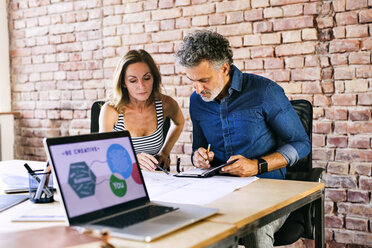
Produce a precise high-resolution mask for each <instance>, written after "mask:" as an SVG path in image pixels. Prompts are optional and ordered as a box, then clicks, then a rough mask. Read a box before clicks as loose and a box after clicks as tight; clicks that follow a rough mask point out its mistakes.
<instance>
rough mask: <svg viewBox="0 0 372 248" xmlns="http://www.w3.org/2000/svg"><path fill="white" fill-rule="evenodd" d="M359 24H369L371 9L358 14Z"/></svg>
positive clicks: (371, 17)
mask: <svg viewBox="0 0 372 248" xmlns="http://www.w3.org/2000/svg"><path fill="white" fill-rule="evenodd" d="M359 22H360V23H369V22H372V9H364V10H361V11H360V12H359Z"/></svg>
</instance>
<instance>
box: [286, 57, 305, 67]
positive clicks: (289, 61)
mask: <svg viewBox="0 0 372 248" xmlns="http://www.w3.org/2000/svg"><path fill="white" fill-rule="evenodd" d="M284 60H285V67H286V68H302V67H303V66H304V58H303V57H300V56H297V57H285V58H284Z"/></svg>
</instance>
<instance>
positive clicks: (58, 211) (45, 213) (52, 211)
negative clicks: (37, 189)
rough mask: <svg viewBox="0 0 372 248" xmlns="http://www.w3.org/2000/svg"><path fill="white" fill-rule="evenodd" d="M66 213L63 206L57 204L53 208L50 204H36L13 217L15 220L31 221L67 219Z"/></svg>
mask: <svg viewBox="0 0 372 248" xmlns="http://www.w3.org/2000/svg"><path fill="white" fill-rule="evenodd" d="M65 220H66V215H65V213H64V211H63V208H61V207H60V206H58V205H56V206H55V207H53V208H51V207H50V206H47V205H46V206H43V205H41V204H36V205H35V206H34V207H31V208H30V209H28V210H27V211H24V212H22V213H21V214H20V215H18V216H15V217H14V218H12V221H14V222H23V221H25V222H29V221H48V222H50V221H52V222H54V221H58V222H59V221H62V222H63V221H65Z"/></svg>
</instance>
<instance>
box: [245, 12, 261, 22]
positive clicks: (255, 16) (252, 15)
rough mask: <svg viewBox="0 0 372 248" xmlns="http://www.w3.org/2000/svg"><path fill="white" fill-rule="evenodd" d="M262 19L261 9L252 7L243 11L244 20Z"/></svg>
mask: <svg viewBox="0 0 372 248" xmlns="http://www.w3.org/2000/svg"><path fill="white" fill-rule="evenodd" d="M262 19H263V17H262V9H252V10H248V11H245V12H244V20H245V21H258V20H262Z"/></svg>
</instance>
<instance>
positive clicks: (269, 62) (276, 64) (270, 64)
mask: <svg viewBox="0 0 372 248" xmlns="http://www.w3.org/2000/svg"><path fill="white" fill-rule="evenodd" d="M264 63H265V69H283V68H284V62H283V59H280V58H267V59H265V60H264Z"/></svg>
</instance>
